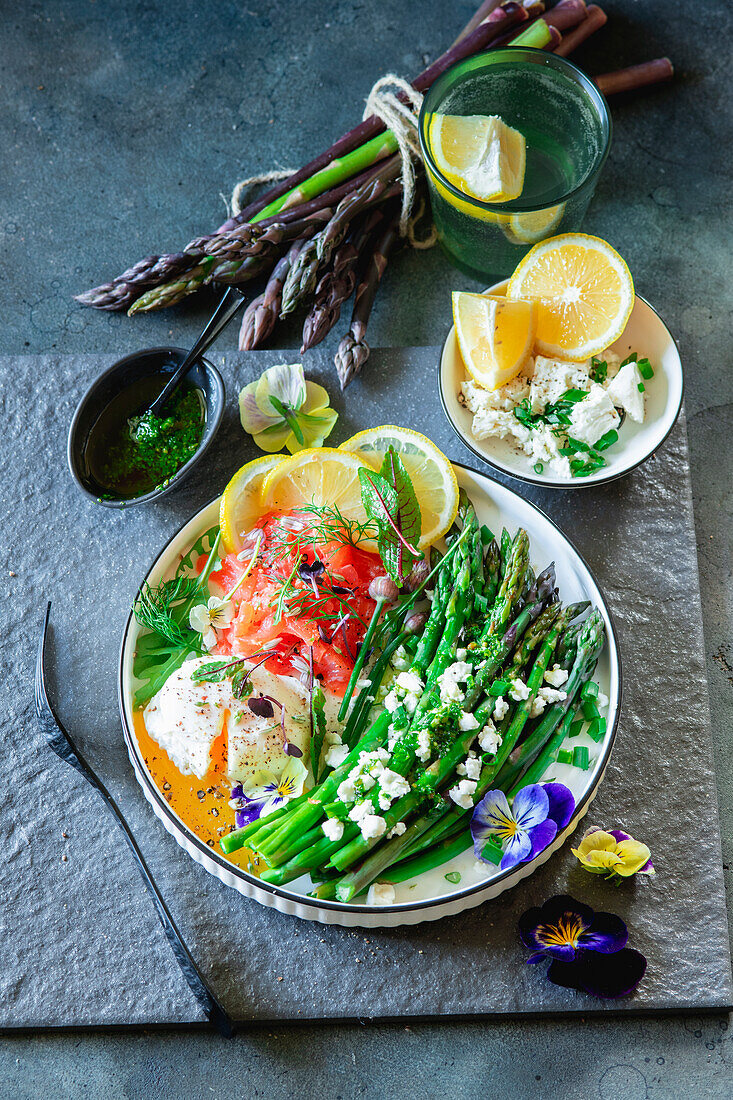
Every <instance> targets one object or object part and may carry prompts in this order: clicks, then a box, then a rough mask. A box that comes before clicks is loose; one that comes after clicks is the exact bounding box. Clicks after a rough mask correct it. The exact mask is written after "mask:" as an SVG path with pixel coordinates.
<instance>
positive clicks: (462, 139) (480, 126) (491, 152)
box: [428, 114, 526, 202]
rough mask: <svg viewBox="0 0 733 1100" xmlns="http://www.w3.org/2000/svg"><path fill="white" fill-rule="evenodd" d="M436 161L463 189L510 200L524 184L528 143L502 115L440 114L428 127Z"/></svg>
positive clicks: (488, 199) (475, 195)
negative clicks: (501, 117) (502, 118)
mask: <svg viewBox="0 0 733 1100" xmlns="http://www.w3.org/2000/svg"><path fill="white" fill-rule="evenodd" d="M428 135H429V140H430V146H431V149H432V153H433V156H434V157H435V163H436V164H437V166H438V168H439V169H440V171H441V172H442V173H443V175H444V176H445V178H446V179H447V180H449V181H450V182H451V183H452V184H453V186H454V187H457V188H458V190H459V191H463V193H464V194H465V195H470V196H471V198H474V199H481V201H482V202H508V201H509V200H510V199H516V198H518V197H519V195H521V193H522V188H523V186H524V171H525V165H526V143H525V140H524V135H523V134H520V132H519V130H514V129H512V127H511V126H507V125H506V123H504V122H502V120H501V119H500V118H499V116H498V115H440V114H436V115H433V117H432V118H431V120H430V127H429V131H428Z"/></svg>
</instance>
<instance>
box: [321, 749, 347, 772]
mask: <svg viewBox="0 0 733 1100" xmlns="http://www.w3.org/2000/svg"><path fill="white" fill-rule="evenodd" d="M349 751H350V750H349V746H348V745H331V746H330V748H329V750H328V752H327V753H326V757H325V760H326V764H327V765H328V767H329V768H338V767H340V765H341V764H343V762H344V760H345V759H346V757H347V756H348V755H349Z"/></svg>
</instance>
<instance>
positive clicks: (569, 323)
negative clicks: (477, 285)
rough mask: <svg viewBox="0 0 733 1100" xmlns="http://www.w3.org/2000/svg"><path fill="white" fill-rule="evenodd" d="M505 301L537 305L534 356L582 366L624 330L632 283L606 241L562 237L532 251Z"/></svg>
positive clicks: (631, 301) (584, 236)
mask: <svg viewBox="0 0 733 1100" xmlns="http://www.w3.org/2000/svg"><path fill="white" fill-rule="evenodd" d="M507 297H509V298H514V299H519V298H521V299H527V298H530V299H535V300H536V301H537V333H536V336H535V349H536V350H537V351H539V352H541V353H542V355H546V356H548V357H549V358H555V359H567V360H569V361H570V362H571V363H581V362H582V361H583V360H584V359H589V358H590V356H591V355H596V354H597V353H598V352H600V351H603V350H604V349H605V348H607V347H608V345H609V344H612V343H613V341H614V340H618V338H619V336H620V335H621V333H622V332H623V331H624V328H625V327H626V322H627V321H628V319H629V315H630V313H631V310H632V308H633V306H634V283H633V280H632V278H631V273H630V272H629V269H628V267H627V266H626V264H625V263H624V261H623V260H622V259H621V257H620V256H619V254H618V252H616V250H615V249H614V248H612V247H611V245H610V244H608V243H607V241H603V240H601V238H600V237H589V236H588V235H587V234H585V233H564V234H561V235H560V236H559V237H551V238H550V239H549V240H547V241H542V242H541V243H540V244H536V245H535V246H534V248H532V249H530V251H529V252H528V253H527V255H526V256H525V257H524V259H523V260H521V261H520V263H519V265H518V267H517V269H516V271H515V272H514V274H513V275H512V277H511V279H510V280H509V286H508V288H507Z"/></svg>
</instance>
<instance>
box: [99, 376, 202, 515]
mask: <svg viewBox="0 0 733 1100" xmlns="http://www.w3.org/2000/svg"><path fill="white" fill-rule="evenodd" d="M146 381H147V380H146ZM143 388H144V390H146V391H147V390H148V389H149V387H148V386H145V387H143ZM161 388H162V386H158V387H157V392H160V389H161ZM134 389H135V391H136V392H135V393H134V394H133V395H132V396H130V395H129V394H128V393H125V394H122V395H120V397H119V398H118V399H116V400H115V401H112V402H111V403H110V405H109V406H108V408H107V409H105V411H104V412H103V413H102V416H100V418H99V420H98V421H97V423H96V424H95V426H94V428H93V430H92V432H91V433H90V437H89V442H88V444H87V454H86V459H87V463H88V466H89V468H90V472H91V473H92V475H93V477H94V480H95V481H96V482H97V484H98V485H99V488H100V495H103V496H105V497H106V498H107V499H109V498H113V499H123V500H132V499H134V498H135V497H138V496H143V495H144V494H146V493H149V492H152V490H154V489H160V488H164V487H165V486H166V485H167V484H168V482H169V481H170V480H171V478H172V477H173V476H174V475H175V474H176V473H177V472H178V470H180V468H181V467H182V466H184V465H185V464H186V463H187V462H188V460H189V459H190V458H191V457H192V456H193V455H194V454H195V453H196V451H197V449H198V447H199V444H200V442H201V437H202V435H203V431H204V426H205V412H204V403H203V399H202V394H201V392H200V391H199V390H198V389H195V388H194V387H191V386H188V387H184V388H182V389H181V390H179V392H178V393H177V394H176V395H175V396H174V398H173V400H172V401H171V402H170V404H169V406H168V409H167V415H166V416H164V417H157V416H151V415H150V413H145V414H144V415H143V416H135V415H131V412H132V411H133V410H137V409H139V408H140V407H141V405H142V407H143V408H144V407H145V404H147V403H150V402H151V401H152V399H153V397H154V396H156V394H155V392H153V393H152V394H151V393H147V392H146V393H145V394H144V395H143V394H142V393H141V390H140V388H138V387H134ZM141 397H142V398H143V399H142V400H141Z"/></svg>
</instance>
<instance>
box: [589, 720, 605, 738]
mask: <svg viewBox="0 0 733 1100" xmlns="http://www.w3.org/2000/svg"><path fill="white" fill-rule="evenodd" d="M605 734H606V719H605V718H594V719H593V721H592V722H591V724H590V725H589V726H588V736H589V737H592V738H593V740H594V741H602V740H603V738H604V736H605Z"/></svg>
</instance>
